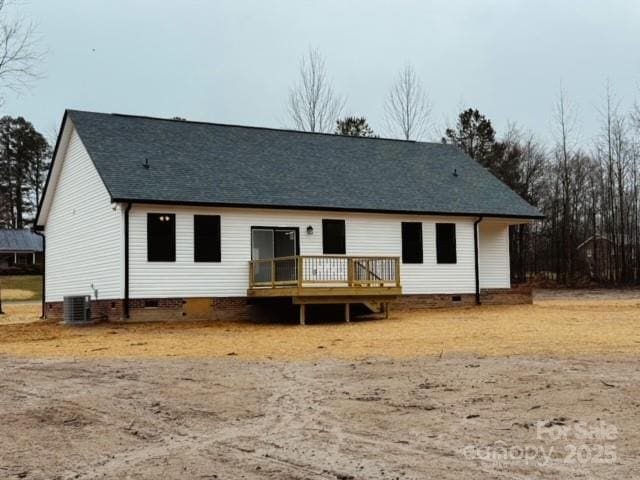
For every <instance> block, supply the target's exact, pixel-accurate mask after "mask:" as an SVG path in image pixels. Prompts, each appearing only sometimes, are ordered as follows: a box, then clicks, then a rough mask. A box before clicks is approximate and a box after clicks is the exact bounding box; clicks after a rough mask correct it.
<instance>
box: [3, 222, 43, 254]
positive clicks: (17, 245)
mask: <svg viewBox="0 0 640 480" xmlns="http://www.w3.org/2000/svg"><path fill="white" fill-rule="evenodd" d="M41 251H42V237H41V236H40V235H36V234H35V233H33V232H32V231H30V230H10V229H7V228H0V252H41Z"/></svg>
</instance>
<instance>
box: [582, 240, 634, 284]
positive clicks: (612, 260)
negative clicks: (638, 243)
mask: <svg viewBox="0 0 640 480" xmlns="http://www.w3.org/2000/svg"><path fill="white" fill-rule="evenodd" d="M624 239H625V242H624V243H625V246H626V251H627V254H626V256H625V258H626V262H627V265H628V269H629V270H631V269H633V268H634V266H635V264H636V262H635V255H634V253H635V251H636V248H634V246H633V245H634V241H633V239H632V238H631V237H629V236H626V235H625V237H624ZM576 250H577V251H578V253H579V259H580V260H581V262H582V265H584V267H585V269H586V270H588V274H589V278H591V279H592V280H607V279H614V278H615V275H616V271H617V268H616V251H615V245H614V244H613V242H612V241H611V240H610V239H609V238H607V237H605V236H603V235H599V234H597V235H592V236H590V237H589V238H587V239H586V240H585V241H584V242H582V243H581V244H580V245H578V246H577V247H576ZM585 273H587V272H585Z"/></svg>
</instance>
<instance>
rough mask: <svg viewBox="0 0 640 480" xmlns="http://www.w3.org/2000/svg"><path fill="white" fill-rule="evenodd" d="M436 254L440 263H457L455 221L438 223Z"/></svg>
mask: <svg viewBox="0 0 640 480" xmlns="http://www.w3.org/2000/svg"><path fill="white" fill-rule="evenodd" d="M436 255H437V257H438V263H457V261H458V258H457V253H456V224H455V223H436Z"/></svg>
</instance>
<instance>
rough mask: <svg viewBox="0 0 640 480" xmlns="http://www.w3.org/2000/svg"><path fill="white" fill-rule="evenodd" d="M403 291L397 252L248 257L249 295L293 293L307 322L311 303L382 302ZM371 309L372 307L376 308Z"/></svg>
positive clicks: (385, 308)
mask: <svg viewBox="0 0 640 480" xmlns="http://www.w3.org/2000/svg"><path fill="white" fill-rule="evenodd" d="M401 294H402V286H401V284H400V258H399V257H362V256H358V257H355V256H337V255H335V256H333V255H323V256H300V255H297V256H293V257H279V258H274V259H269V260H252V261H251V262H249V288H248V290H247V296H249V297H290V298H291V299H292V302H293V303H294V304H298V305H300V323H301V324H304V316H305V308H304V306H305V305H307V304H344V305H345V317H346V319H347V321H349V305H350V304H352V303H362V304H365V305H378V306H380V308H381V310H383V311H384V312H385V313H386V314H387V315H388V312H389V306H388V305H389V303H390V302H392V301H394V300H396V299H397V297H398V295H401ZM372 309H373V308H372Z"/></svg>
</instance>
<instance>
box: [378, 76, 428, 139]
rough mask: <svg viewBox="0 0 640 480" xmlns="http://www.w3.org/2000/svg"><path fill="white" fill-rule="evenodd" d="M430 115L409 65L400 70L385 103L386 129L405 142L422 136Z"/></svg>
mask: <svg viewBox="0 0 640 480" xmlns="http://www.w3.org/2000/svg"><path fill="white" fill-rule="evenodd" d="M430 113H431V105H430V103H429V99H428V98H427V94H426V93H425V91H424V88H423V87H422V83H421V82H420V79H419V78H418V77H417V75H416V72H415V71H414V70H413V67H412V66H411V65H407V66H406V67H404V69H402V71H401V72H400V74H399V75H398V78H397V80H396V83H395V84H394V85H393V86H392V87H391V90H390V91H389V95H388V96H387V101H386V103H385V116H386V120H387V126H388V128H389V129H390V130H391V131H393V132H395V133H400V134H401V135H402V136H403V137H404V139H405V140H415V139H418V138H420V137H421V136H422V135H424V133H425V131H426V129H427V126H428V120H429V114H430Z"/></svg>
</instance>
